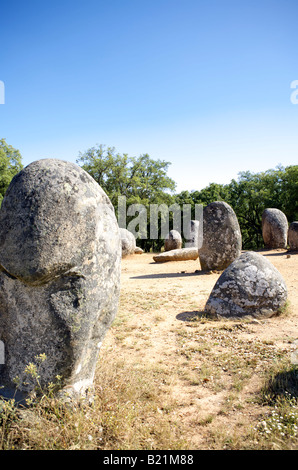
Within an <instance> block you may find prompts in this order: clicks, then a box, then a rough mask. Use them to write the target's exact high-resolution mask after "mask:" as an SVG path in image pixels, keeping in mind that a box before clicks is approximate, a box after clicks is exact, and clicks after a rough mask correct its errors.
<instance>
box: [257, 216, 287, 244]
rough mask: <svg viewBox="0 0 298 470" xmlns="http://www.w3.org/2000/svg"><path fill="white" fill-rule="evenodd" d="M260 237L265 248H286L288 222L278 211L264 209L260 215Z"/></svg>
mask: <svg viewBox="0 0 298 470" xmlns="http://www.w3.org/2000/svg"><path fill="white" fill-rule="evenodd" d="M262 235H263V240H264V244H265V247H266V248H271V249H276V248H286V247H287V241H288V220H287V217H286V215H285V214H284V213H283V212H282V211H281V210H279V209H275V208H269V209H265V210H264V212H263V214H262Z"/></svg>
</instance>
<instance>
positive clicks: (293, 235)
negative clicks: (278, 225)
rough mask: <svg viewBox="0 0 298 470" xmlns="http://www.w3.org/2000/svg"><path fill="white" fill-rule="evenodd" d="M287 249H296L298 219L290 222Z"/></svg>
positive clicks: (297, 242)
mask: <svg viewBox="0 0 298 470" xmlns="http://www.w3.org/2000/svg"><path fill="white" fill-rule="evenodd" d="M288 241H289V249H290V250H291V251H297V250H298V221H295V222H292V223H291V224H290V227H289V232H288Z"/></svg>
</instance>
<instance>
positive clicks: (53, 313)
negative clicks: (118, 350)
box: [0, 159, 121, 396]
mask: <svg viewBox="0 0 298 470" xmlns="http://www.w3.org/2000/svg"><path fill="white" fill-rule="evenodd" d="M120 262H121V245H120V235H119V229H118V224H117V220H116V217H115V213H114V209H113V206H112V204H111V202H110V200H109V198H108V197H107V195H106V194H105V192H104V191H103V190H102V189H101V188H100V186H99V185H98V184H97V183H96V182H95V181H94V180H93V178H92V177H91V176H90V175H88V174H87V173H86V172H85V171H84V170H83V169H82V168H80V167H78V166H77V165H75V164H73V163H69V162H65V161H62V160H55V159H44V160H39V161H36V162H33V163H31V164H30V165H28V166H27V167H26V168H24V169H23V170H22V171H21V172H20V173H18V175H16V176H15V177H14V178H13V180H12V182H11V184H10V186H9V188H8V190H7V192H6V195H5V197H4V199H3V203H2V207H1V210H0V339H1V341H3V343H4V347H5V364H4V365H1V366H0V385H1V386H4V388H3V389H2V390H0V393H2V394H3V395H6V396H10V395H11V394H13V393H14V388H15V386H14V379H15V378H16V377H19V379H20V381H21V385H20V387H19V390H18V391H19V392H20V393H21V395H26V394H27V393H28V392H30V391H31V390H32V388H33V386H34V384H33V383H31V381H30V380H28V377H26V376H25V374H24V370H25V368H26V366H27V365H28V364H29V363H35V362H36V359H35V358H36V356H38V355H40V354H45V355H46V361H45V362H44V363H42V365H41V368H40V370H39V374H40V383H41V385H42V386H45V385H47V384H48V383H49V382H56V376H57V375H60V376H61V377H62V382H61V387H62V391H63V392H65V393H66V392H69V393H70V395H72V396H81V395H84V394H85V393H86V391H87V390H88V389H89V388H92V383H93V377H94V372H95V366H96V362H97V358H98V355H99V350H100V345H101V343H102V341H103V338H104V336H105V334H106V332H107V329H108V328H109V326H110V325H111V323H112V321H113V319H114V318H115V315H116V312H117V309H118V299H119V290H120ZM23 379H26V381H27V382H28V383H27V385H26V384H24V383H23V381H24V380H23Z"/></svg>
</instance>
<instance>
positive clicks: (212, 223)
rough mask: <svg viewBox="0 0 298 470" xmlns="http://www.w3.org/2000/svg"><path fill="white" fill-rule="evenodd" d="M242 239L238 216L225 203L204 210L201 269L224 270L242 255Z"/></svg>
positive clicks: (200, 250)
mask: <svg viewBox="0 0 298 470" xmlns="http://www.w3.org/2000/svg"><path fill="white" fill-rule="evenodd" d="M241 247H242V237H241V231H240V227H239V223H238V219H237V216H236V214H235V212H234V210H233V209H232V207H231V206H230V205H229V204H227V203H226V202H224V201H215V202H212V203H210V204H208V206H206V207H205V208H204V210H203V244H202V247H201V248H200V249H199V258H200V263H201V269H202V270H203V271H207V270H213V269H215V270H219V271H221V270H223V269H225V268H227V267H228V266H229V264H230V263H232V262H233V261H234V260H235V259H236V258H238V256H240V254H241Z"/></svg>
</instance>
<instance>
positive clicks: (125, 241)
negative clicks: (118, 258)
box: [119, 228, 136, 258]
mask: <svg viewBox="0 0 298 470" xmlns="http://www.w3.org/2000/svg"><path fill="white" fill-rule="evenodd" d="M119 230H120V237H121V246H122V258H124V257H125V256H129V255H133V254H134V253H135V250H136V239H135V237H134V234H133V233H131V232H130V231H129V230H127V229H126V228H120V229H119Z"/></svg>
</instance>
